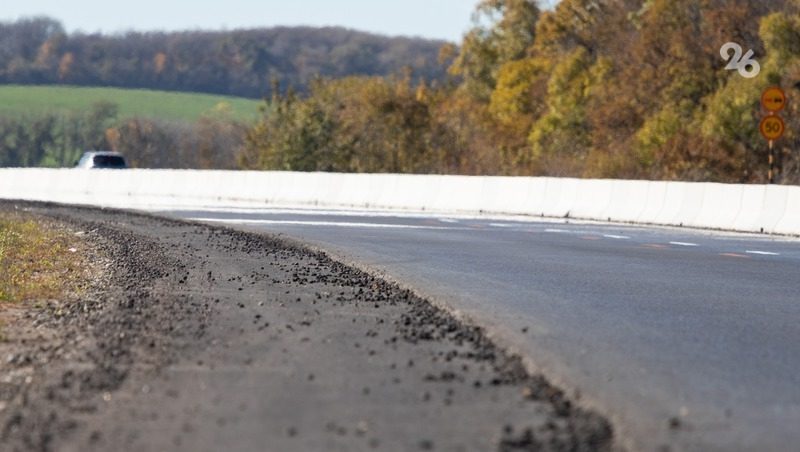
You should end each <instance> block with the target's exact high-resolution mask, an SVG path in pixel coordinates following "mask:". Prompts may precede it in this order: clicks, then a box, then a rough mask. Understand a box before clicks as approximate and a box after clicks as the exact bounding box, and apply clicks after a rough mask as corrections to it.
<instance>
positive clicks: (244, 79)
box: [0, 17, 444, 98]
mask: <svg viewBox="0 0 800 452" xmlns="http://www.w3.org/2000/svg"><path fill="white" fill-rule="evenodd" d="M442 44H443V43H442V42H437V41H430V40H425V39H418V38H405V37H385V36H379V35H374V34H369V33H363V32H358V31H353V30H348V29H344V28H337V27H328V28H311V27H275V28H263V29H247V30H232V31H185V32H148V33H141V32H128V33H124V34H110V35H108V34H99V33H91V34H87V33H67V32H66V31H65V30H64V27H63V26H62V25H61V23H60V22H58V21H56V20H54V19H51V18H47V17H35V18H23V19H20V20H17V21H15V22H0V83H6V84H8V83H16V84H67V85H81V86H112V87H123V88H149V89H157V90H167V91H188V92H204V93H211V94H224V95H234V96H242V97H249V98H261V97H263V96H265V95H268V94H269V89H270V87H271V85H270V83H271V80H274V79H277V80H281V81H283V82H284V83H285V86H289V85H292V86H294V87H295V88H297V89H299V90H304V89H305V87H306V85H307V84H308V83H309V82H310V81H311V80H312V79H313V78H314V77H317V76H328V77H342V76H346V75H352V74H361V75H379V76H380V75H389V74H393V73H396V72H399V71H400V70H401V69H402V68H406V67H408V68H410V69H411V70H413V71H414V73H415V74H417V75H419V76H422V77H425V78H426V79H437V78H441V77H442V76H443V75H444V70H443V68H442V67H441V66H440V65H439V64H438V63H437V60H436V58H437V52H438V49H439V47H440V46H441V45H442Z"/></svg>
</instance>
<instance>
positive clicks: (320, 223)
mask: <svg viewBox="0 0 800 452" xmlns="http://www.w3.org/2000/svg"><path fill="white" fill-rule="evenodd" d="M190 220H192V221H204V222H208V223H229V224H275V225H280V224H284V225H297V226H336V227H340V228H382V229H438V230H450V231H453V230H466V228H450V227H445V226H418V225H413V224H381V223H352V222H336V221H298V220H247V219H237V218H190Z"/></svg>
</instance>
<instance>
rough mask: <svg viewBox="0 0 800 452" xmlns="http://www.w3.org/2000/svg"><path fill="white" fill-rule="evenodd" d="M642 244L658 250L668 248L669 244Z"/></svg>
mask: <svg viewBox="0 0 800 452" xmlns="http://www.w3.org/2000/svg"><path fill="white" fill-rule="evenodd" d="M642 246H643V247H645V248H653V249H657V250H663V249H666V248H667V245H662V244H660V243H645V244H644V245H642Z"/></svg>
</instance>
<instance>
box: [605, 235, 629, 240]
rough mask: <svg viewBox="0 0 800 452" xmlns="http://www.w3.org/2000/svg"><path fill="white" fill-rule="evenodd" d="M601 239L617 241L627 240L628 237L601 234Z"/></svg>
mask: <svg viewBox="0 0 800 452" xmlns="http://www.w3.org/2000/svg"><path fill="white" fill-rule="evenodd" d="M603 237H605V238H607V239H617V240H628V239H630V237H628V236H627V235H614V234H603Z"/></svg>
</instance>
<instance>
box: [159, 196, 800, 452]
mask: <svg viewBox="0 0 800 452" xmlns="http://www.w3.org/2000/svg"><path fill="white" fill-rule="evenodd" d="M165 213H166V214H168V215H172V216H178V217H182V218H191V219H200V220H202V221H210V222H215V223H224V224H227V225H228V226H232V227H237V228H244V229H250V230H253V229H255V230H259V231H268V232H271V233H280V234H285V235H286V236H290V237H293V238H296V239H300V240H303V241H305V242H308V243H311V244H314V245H317V246H319V247H320V248H322V249H325V250H329V251H331V252H332V253H333V254H335V255H337V256H339V257H341V258H344V259H348V260H352V261H353V262H357V263H360V264H363V265H366V266H369V267H371V268H373V269H376V270H378V271H383V272H385V274H386V275H387V277H389V278H390V279H393V280H395V281H398V282H400V283H401V284H405V285H409V286H411V287H413V288H415V289H416V290H417V291H418V292H419V293H421V294H422V295H425V296H428V297H430V298H432V299H434V300H436V301H439V302H442V303H445V304H446V305H448V306H449V307H451V308H453V309H454V310H457V311H458V312H459V313H461V314H464V315H466V316H468V317H470V318H472V319H474V320H475V321H477V322H479V323H481V324H483V325H487V326H488V328H489V330H490V332H491V333H493V335H495V337H496V338H497V339H498V340H499V341H500V342H501V343H503V344H505V345H507V346H510V347H512V348H514V349H516V350H517V351H519V352H520V353H521V354H522V355H524V356H525V357H526V358H528V359H529V360H530V362H531V363H532V364H533V365H534V366H535V367H537V368H538V369H539V370H541V371H542V372H543V373H544V374H545V375H547V376H548V377H549V378H550V379H551V380H553V381H554V382H555V383H556V384H558V385H560V386H562V387H564V388H565V389H567V390H568V391H569V393H570V394H573V395H575V394H576V393H578V394H579V397H580V399H581V401H582V402H584V403H586V404H587V405H589V406H594V407H596V408H598V409H600V410H601V411H602V412H603V413H605V414H607V415H609V416H610V417H611V419H612V421H614V422H615V427H616V428H617V431H618V432H619V434H620V435H621V436H622V439H623V440H624V442H625V444H627V446H629V447H630V448H631V449H634V450H639V449H642V450H656V449H660V448H661V447H662V446H670V448H672V449H677V450H796V449H795V448H796V447H798V444H800V294H799V292H800V242H798V241H797V240H792V239H786V238H784V239H781V238H775V237H765V236H756V235H735V234H722V233H710V232H703V231H691V230H684V229H667V228H655V227H632V226H620V225H609V224H591V223H575V222H570V223H566V222H564V221H556V220H552V221H541V220H535V219H524V218H513V217H512V218H502V219H497V218H494V219H490V218H468V217H453V216H451V217H437V216H432V215H396V214H391V213H386V214H384V215H380V214H378V215H376V214H374V213H366V212H348V211H323V210H298V209H218V210H206V211H185V210H184V211H170V212H165Z"/></svg>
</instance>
